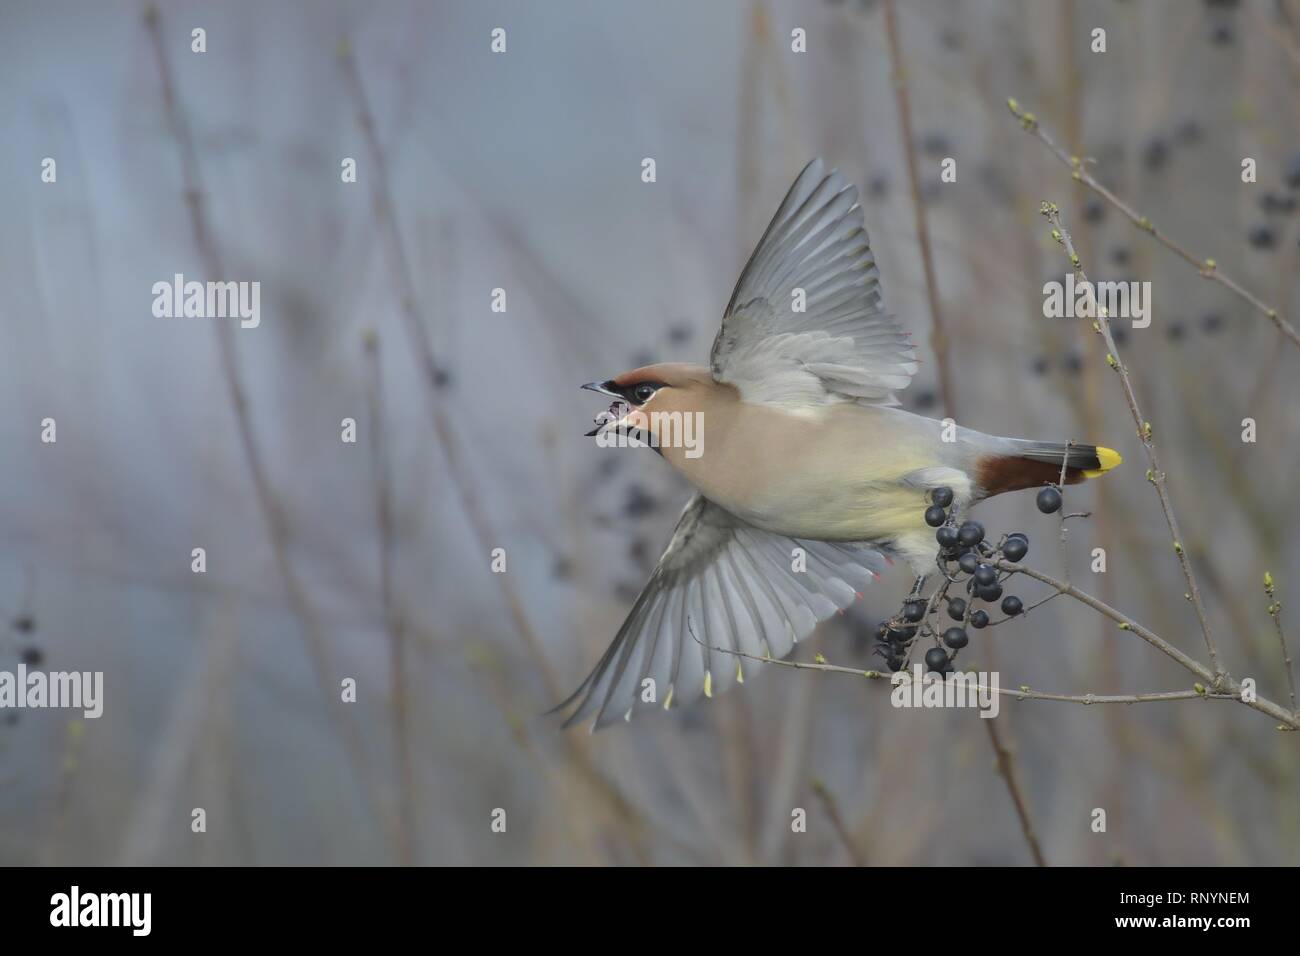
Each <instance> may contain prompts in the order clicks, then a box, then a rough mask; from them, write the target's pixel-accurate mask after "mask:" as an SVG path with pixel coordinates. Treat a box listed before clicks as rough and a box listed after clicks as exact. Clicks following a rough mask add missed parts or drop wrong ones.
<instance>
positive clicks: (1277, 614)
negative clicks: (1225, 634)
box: [1264, 571, 1300, 716]
mask: <svg viewBox="0 0 1300 956" xmlns="http://www.w3.org/2000/svg"><path fill="white" fill-rule="evenodd" d="M1274 590H1275V585H1274V584H1273V575H1272V574H1270V573H1269V572H1267V571H1265V572H1264V593H1265V594H1267V595H1268V616H1269V617H1271V618H1272V619H1273V630H1274V631H1276V632H1277V643H1278V646H1280V647H1281V648H1282V661H1283V662H1284V663H1285V664H1286V686H1287V691H1288V692H1289V693H1290V695H1291V713H1293V714H1296V715H1297V716H1300V711H1297V710H1296V705H1295V673H1294V671H1292V669H1291V652H1290V650H1288V649H1287V646H1286V634H1285V633H1284V632H1283V631H1282V602H1281V601H1279V600H1277V598H1276V597H1274V593H1273V592H1274Z"/></svg>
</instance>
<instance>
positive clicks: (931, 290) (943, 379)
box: [885, 0, 957, 414]
mask: <svg viewBox="0 0 1300 956" xmlns="http://www.w3.org/2000/svg"><path fill="white" fill-rule="evenodd" d="M885 33H886V35H887V36H888V38H889V60H890V65H891V67H892V71H893V77H894V96H895V98H896V99H897V102H898V125H899V127H900V132H899V135H900V136H901V137H902V139H903V153H904V156H905V157H906V164H907V181H908V183H909V185H910V186H911V190H912V213H913V215H914V216H915V218H916V239H917V242H918V243H919V244H920V246H921V265H922V267H923V268H924V270H925V294H926V298H927V299H928V300H929V303H930V322H931V330H930V346H931V347H932V348H933V349H934V358H935V364H936V366H937V367H938V374H939V395H940V398H941V399H942V402H943V407H944V411H945V413H947V414H951V413H952V412H953V411H954V410H955V409H956V407H957V395H956V393H955V392H954V391H953V385H952V373H951V370H950V368H949V363H948V334H947V330H946V328H945V327H944V323H943V311H942V309H941V308H940V303H939V283H938V281H937V280H936V279H935V274H934V256H933V254H932V253H931V251H930V227H929V226H928V225H927V224H926V220H925V203H924V202H923V201H922V199H921V183H920V179H919V177H918V174H917V169H916V143H915V142H914V139H913V136H912V107H911V103H910V101H909V100H908V96H907V75H906V71H905V69H904V67H903V53H902V46H901V44H900V43H899V41H898V20H897V17H896V15H895V12H894V0H885Z"/></svg>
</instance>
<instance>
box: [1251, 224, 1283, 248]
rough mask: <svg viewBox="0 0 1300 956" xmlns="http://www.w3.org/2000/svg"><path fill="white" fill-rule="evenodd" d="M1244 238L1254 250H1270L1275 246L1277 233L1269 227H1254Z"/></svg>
mask: <svg viewBox="0 0 1300 956" xmlns="http://www.w3.org/2000/svg"><path fill="white" fill-rule="evenodd" d="M1246 238H1247V239H1249V240H1250V244H1251V245H1252V246H1254V247H1255V248H1256V249H1272V248H1273V247H1274V246H1276V245H1277V233H1275V232H1274V231H1273V229H1272V227H1270V226H1255V227H1254V228H1253V229H1251V230H1250V232H1249V233H1248V234H1247V236H1246Z"/></svg>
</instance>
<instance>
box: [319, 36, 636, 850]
mask: <svg viewBox="0 0 1300 956" xmlns="http://www.w3.org/2000/svg"><path fill="white" fill-rule="evenodd" d="M339 60H340V63H341V66H342V68H343V76H344V80H345V82H346V83H347V86H348V89H349V91H350V92H351V94H352V97H353V99H354V100H355V102H356V109H357V123H358V124H359V125H360V127H361V133H362V136H363V138H364V139H365V141H366V146H367V148H368V150H369V151H370V155H371V159H372V161H373V163H374V175H373V176H372V177H371V181H372V182H373V183H374V189H373V199H374V210H375V217H376V219H377V220H378V222H379V226H380V229H381V232H382V234H383V238H384V240H385V243H386V244H387V247H388V254H389V255H390V256H391V258H392V267H393V272H394V275H395V277H396V280H397V284H398V291H399V293H400V298H401V314H402V318H403V320H404V321H405V325H406V330H407V333H408V335H409V337H410V340H411V345H412V349H413V351H414V353H415V358H416V361H417V362H418V363H419V365H420V370H421V372H422V373H423V377H424V381H425V385H426V387H427V392H428V399H429V403H428V405H429V413H430V417H431V418H432V420H433V427H434V433H435V434H436V435H437V438H438V441H439V443H440V444H441V446H442V451H443V455H444V456H445V458H446V461H447V469H448V471H449V472H450V473H451V478H452V484H453V486H454V487H455V489H456V493H457V495H458V497H459V498H460V502H461V505H462V507H463V510H464V512H465V515H466V517H467V518H468V519H469V524H470V528H471V530H472V532H473V534H474V536H475V539H476V541H477V544H478V547H479V550H480V553H481V554H482V555H485V556H486V555H487V554H488V553H489V552H490V550H491V549H492V548H493V547H494V546H495V542H496V541H497V538H496V534H495V532H494V530H493V528H492V525H491V522H490V521H489V520H488V517H487V512H486V511H485V510H484V509H483V507H482V504H481V503H480V502H479V499H478V494H477V492H476V490H475V485H474V482H473V480H472V478H471V476H470V475H469V474H468V472H467V471H466V470H465V468H464V467H463V464H462V461H461V456H460V453H459V444H458V442H457V440H456V435H455V431H454V430H453V428H452V422H451V419H450V418H449V417H448V415H447V414H446V411H445V409H444V407H443V405H442V403H441V396H440V395H439V389H440V385H439V378H440V377H439V371H438V366H437V363H436V362H435V361H434V355H433V346H432V345H431V343H430V342H429V335H428V332H427V331H426V329H425V327H424V322H423V321H422V319H421V316H420V310H419V305H418V298H417V296H416V292H415V282H414V280H413V278H412V273H411V267H410V260H409V258H408V257H407V255H406V247H405V245H404V244H403V241H402V236H401V232H400V230H399V229H398V226H397V215H396V206H395V205H394V203H393V197H392V189H391V187H390V184H389V178H388V161H387V157H386V156H385V153H384V149H383V147H382V146H381V145H380V142H379V134H378V131H377V129H376V128H375V121H374V115H373V114H372V113H371V111H370V106H369V102H368V100H367V99H366V95H365V87H364V86H363V85H362V83H361V75H360V73H359V72H358V70H357V65H356V61H355V60H354V59H353V57H352V52H351V49H350V48H349V46H348V44H347V43H346V42H344V43H342V44H340V47H339ZM492 577H494V578H496V579H497V582H498V584H499V585H500V587H501V592H502V595H503V596H504V598H505V602H506V607H507V609H508V610H509V612H510V617H511V620H512V621H513V622H514V625H515V630H516V633H517V634H518V636H519V639H520V641H521V642H522V643H523V645H524V649H525V651H526V652H527V654H528V656H529V659H530V661H531V663H532V666H533V667H534V669H535V670H536V671H537V673H538V674H539V675H540V677H541V679H542V684H543V687H544V688H545V689H546V692H547V694H548V695H549V697H550V699H552V700H555V699H558V698H559V696H560V684H559V680H558V679H557V678H556V675H555V671H554V669H553V668H552V666H551V661H550V658H549V657H548V656H547V654H546V652H545V650H544V649H543V647H542V643H541V641H540V640H539V639H538V637H537V634H536V632H535V631H534V630H533V626H532V623H531V622H530V621H529V619H528V615H527V614H526V613H525V612H524V606H523V601H522V600H521V599H520V597H519V595H518V593H517V592H516V591H515V588H514V585H513V583H512V582H511V580H510V579H509V575H505V574H494V575H492ZM561 747H562V748H563V749H564V751H565V754H566V755H567V756H568V758H569V760H570V761H571V766H572V767H573V768H574V769H575V770H576V771H577V773H578V776H579V778H580V779H582V780H583V781H584V782H586V783H587V784H588V785H590V786H591V787H592V789H593V790H594V792H596V793H597V794H599V795H600V796H601V797H603V798H604V799H605V801H606V804H607V805H608V806H609V807H610V809H611V810H612V811H613V813H614V814H615V815H616V816H617V817H618V818H619V820H620V822H621V823H622V824H623V826H624V835H625V836H627V838H628V840H629V842H630V843H631V845H632V849H633V852H634V853H635V854H636V856H637V858H638V859H639V860H640V861H641V862H646V861H647V860H648V856H647V855H646V854H647V851H646V847H645V840H644V837H645V834H644V832H643V831H644V823H643V821H642V820H641V816H640V813H639V812H638V811H637V809H636V807H635V806H634V805H633V804H632V803H630V802H629V801H628V800H627V798H626V797H624V796H623V794H622V793H621V792H620V791H619V790H618V788H617V787H616V786H615V785H614V784H613V783H611V782H610V781H609V780H608V779H606V777H605V776H604V774H603V773H602V772H601V771H600V770H599V768H597V767H596V765H595V764H594V763H593V762H592V760H591V758H590V755H589V754H588V753H587V751H586V750H585V749H584V747H583V745H582V744H580V743H579V742H578V739H577V738H576V737H575V736H574V735H572V734H566V735H564V737H563V738H562V742H561Z"/></svg>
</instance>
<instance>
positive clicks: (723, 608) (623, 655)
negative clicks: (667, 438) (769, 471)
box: [556, 495, 883, 729]
mask: <svg viewBox="0 0 1300 956" xmlns="http://www.w3.org/2000/svg"><path fill="white" fill-rule="evenodd" d="M795 548H802V549H803V550H804V552H805V554H806V555H807V571H804V572H794V571H792V570H791V558H792V555H793V553H794V549H795ZM882 562H883V558H882V557H881V555H880V553H879V552H878V551H876V550H874V549H873V548H871V547H870V546H868V545H865V544H856V543H844V542H825V541H808V540H803V539H800V538H789V537H786V536H784V535H778V534H772V533H770V532H767V531H761V530H759V529H758V528H755V527H752V526H751V525H748V524H746V523H744V522H743V521H741V520H740V519H739V518H736V517H734V516H733V515H731V514H730V513H729V512H727V511H726V510H724V509H722V508H720V507H718V506H717V505H715V504H713V503H712V502H711V501H709V500H708V499H707V498H705V497H703V496H702V495H696V496H695V497H694V498H693V499H692V500H691V502H690V504H688V505H687V506H686V509H685V510H684V511H683V512H682V516H681V518H680V519H679V520H678V522H677V528H676V529H675V530H674V532H673V536H672V539H671V541H670V542H669V544H668V548H667V549H666V550H665V551H664V553H663V556H662V557H661V558H660V559H659V564H658V565H657V566H656V567H655V569H654V571H653V573H652V574H651V575H650V580H649V581H648V582H647V584H646V586H645V588H644V590H642V592H641V594H640V595H638V596H637V599H636V601H635V603H633V605H632V610H631V611H630V612H629V613H628V616H627V619H626V620H625V621H624V622H623V626H622V627H620V628H619V630H618V634H617V635H616V636H615V637H614V640H613V642H612V643H611V644H610V646H609V648H608V649H607V650H606V651H605V653H604V654H603V655H602V656H601V658H600V661H599V662H598V663H597V664H596V666H595V668H593V669H592V671H591V673H590V674H589V675H588V676H587V678H586V680H584V681H583V682H582V683H581V684H580V685H579V686H578V689H577V690H575V691H574V692H573V694H571V695H570V696H569V698H568V699H567V700H565V701H564V702H563V703H561V704H560V705H559V706H558V707H557V708H556V710H561V709H568V708H570V707H572V708H573V710H572V712H571V713H570V715H569V717H568V719H567V720H566V721H565V726H570V725H572V724H574V723H578V722H580V721H583V720H585V719H587V718H589V717H592V716H593V715H594V717H595V720H594V722H593V729H595V728H598V727H604V726H606V725H608V724H610V723H612V722H614V721H615V720H618V719H619V718H622V717H630V716H631V714H632V713H633V712H634V711H636V710H638V709H645V708H646V707H649V706H651V704H650V703H645V702H642V700H641V692H642V682H643V681H645V680H646V679H647V678H651V679H653V680H654V682H655V691H656V693H655V697H656V703H664V702H666V701H667V700H669V699H670V698H669V694H670V693H671V701H672V703H673V704H674V705H676V704H678V703H682V704H685V703H689V702H690V701H692V700H695V699H696V698H698V697H699V696H700V695H701V694H702V693H703V691H704V685H705V679H706V675H707V676H708V680H709V682H710V684H711V689H712V690H714V691H717V692H721V691H723V690H726V689H727V688H728V687H729V686H731V684H733V683H735V682H736V681H737V679H738V676H742V675H743V674H747V673H749V672H750V671H752V670H753V668H754V667H756V666H757V665H756V664H755V663H754V662H752V661H745V660H744V659H743V658H740V657H738V656H737V654H736V652H744V653H746V654H753V655H756V656H761V655H762V654H764V653H770V654H771V655H772V656H774V657H784V656H786V655H787V654H789V653H790V651H791V650H792V649H793V648H794V644H795V642H796V641H798V640H800V639H801V638H803V637H806V636H807V635H808V634H809V633H810V632H811V631H812V629H813V628H814V627H815V626H816V625H817V622H818V621H821V620H824V619H826V618H827V617H829V616H830V615H832V614H834V613H835V611H837V610H840V609H842V608H845V607H847V606H848V605H849V604H851V603H852V602H853V601H854V599H855V598H856V596H857V594H858V592H860V591H861V589H862V588H864V587H865V586H866V584H867V583H868V582H870V581H871V580H872V579H873V578H874V577H876V576H877V575H878V574H879V570H880V566H881V564H882ZM689 629H694V632H695V637H692V636H691V635H690V633H689ZM696 638H698V640H697V639H696Z"/></svg>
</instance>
